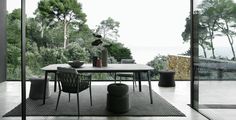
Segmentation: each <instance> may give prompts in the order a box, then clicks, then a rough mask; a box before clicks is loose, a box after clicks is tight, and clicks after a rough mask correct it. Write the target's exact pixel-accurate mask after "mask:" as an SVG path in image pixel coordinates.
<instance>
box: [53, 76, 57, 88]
mask: <svg viewBox="0 0 236 120" xmlns="http://www.w3.org/2000/svg"><path fill="white" fill-rule="evenodd" d="M56 91H57V72H55V78H54V92H56Z"/></svg>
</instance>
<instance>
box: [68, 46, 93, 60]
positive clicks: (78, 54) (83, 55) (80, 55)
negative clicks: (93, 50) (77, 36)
mask: <svg viewBox="0 0 236 120" xmlns="http://www.w3.org/2000/svg"><path fill="white" fill-rule="evenodd" d="M65 57H66V58H67V59H68V60H82V61H87V62H88V61H89V54H88V52H87V51H86V50H85V48H82V47H81V46H80V44H79V43H76V42H73V43H70V44H69V45H68V46H67V49H66V50H65Z"/></svg>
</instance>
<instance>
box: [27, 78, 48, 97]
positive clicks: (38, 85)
mask: <svg viewBox="0 0 236 120" xmlns="http://www.w3.org/2000/svg"><path fill="white" fill-rule="evenodd" d="M29 80H30V81H31V85H30V93H29V98H31V99H34V100H37V99H43V92H44V79H41V78H31V79H29ZM49 94H50V92H49V82H48V81H47V86H46V98H48V97H49Z"/></svg>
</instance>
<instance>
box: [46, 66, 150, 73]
mask: <svg viewBox="0 0 236 120" xmlns="http://www.w3.org/2000/svg"><path fill="white" fill-rule="evenodd" d="M57 67H66V68H71V67H70V65H68V64H50V65H48V66H45V67H43V68H41V69H42V70H43V71H56V70H57ZM75 69H76V70H77V71H80V72H112V71H114V72H119V71H121V72H125V71H127V72H129V71H132V72H133V71H150V70H153V69H154V68H153V67H151V66H148V65H144V64H108V66H107V67H93V66H92V64H84V65H82V66H81V67H80V68H75Z"/></svg>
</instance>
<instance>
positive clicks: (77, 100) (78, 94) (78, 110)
mask: <svg viewBox="0 0 236 120" xmlns="http://www.w3.org/2000/svg"><path fill="white" fill-rule="evenodd" d="M76 95H77V107H78V108H77V109H78V116H79V115H80V110H79V93H76Z"/></svg>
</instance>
